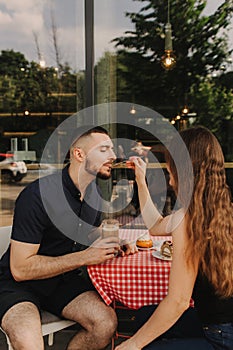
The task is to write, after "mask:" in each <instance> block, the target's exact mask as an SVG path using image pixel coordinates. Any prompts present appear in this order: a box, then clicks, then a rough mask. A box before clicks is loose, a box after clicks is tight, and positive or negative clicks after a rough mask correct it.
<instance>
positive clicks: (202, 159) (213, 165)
mask: <svg viewBox="0 0 233 350" xmlns="http://www.w3.org/2000/svg"><path fill="white" fill-rule="evenodd" d="M180 136H181V138H182V140H183V142H184V144H185V145H186V148H187V150H188V153H189V156H190V159H191V163H190V164H192V169H190V167H189V166H188V162H187V161H186V160H185V158H184V153H183V151H182V149H181V148H180V144H179V143H178V142H177V140H178V138H174V139H173V141H172V142H171V145H170V149H172V150H173V152H172V154H175V159H176V161H175V162H174V159H173V158H172V156H171V153H169V152H167V154H166V161H167V164H168V166H169V169H170V171H171V173H172V175H173V177H174V181H175V188H174V190H175V192H176V193H177V194H178V196H179V200H180V202H181V204H182V206H184V208H185V210H187V212H186V219H187V220H186V223H187V227H186V231H187V235H188V239H189V243H190V244H189V245H188V247H187V250H186V256H187V259H188V262H189V263H192V258H193V257H194V256H195V257H199V271H200V272H202V273H203V274H204V275H205V276H206V277H207V278H208V280H209V282H210V283H211V284H212V285H213V287H214V289H215V291H216V293H217V294H218V295H219V296H221V297H230V296H233V204H232V202H231V194H230V190H229V187H228V186H227V184H226V175H225V167H224V157H223V153H222V149H221V146H220V144H219V142H218V140H217V139H216V137H215V136H214V135H213V134H212V133H211V132H210V131H209V130H208V129H206V128H204V127H202V126H198V127H194V128H189V129H186V130H183V131H181V132H180ZM184 148H185V147H184ZM178 169H179V170H178ZM192 175H193V177H192ZM178 180H179V181H178ZM188 192H189V196H187V193H188ZM187 198H188V201H187Z"/></svg>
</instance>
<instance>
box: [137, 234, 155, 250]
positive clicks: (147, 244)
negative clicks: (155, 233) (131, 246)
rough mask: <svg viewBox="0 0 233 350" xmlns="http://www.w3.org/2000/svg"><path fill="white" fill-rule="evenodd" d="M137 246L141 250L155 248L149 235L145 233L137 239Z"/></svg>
mask: <svg viewBox="0 0 233 350" xmlns="http://www.w3.org/2000/svg"><path fill="white" fill-rule="evenodd" d="M136 246H137V247H139V248H151V247H153V241H152V239H151V237H150V235H149V233H145V234H144V235H143V236H141V237H140V238H138V239H137V241H136Z"/></svg>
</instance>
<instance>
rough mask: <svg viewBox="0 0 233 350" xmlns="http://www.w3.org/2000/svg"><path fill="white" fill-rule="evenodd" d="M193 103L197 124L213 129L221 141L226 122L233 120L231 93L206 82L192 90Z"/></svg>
mask: <svg viewBox="0 0 233 350" xmlns="http://www.w3.org/2000/svg"><path fill="white" fill-rule="evenodd" d="M190 96H191V97H192V103H193V105H194V106H195V108H196V112H197V120H196V124H202V125H204V126H206V127H208V128H209V129H211V130H212V131H213V132H214V133H215V134H216V135H217V136H218V138H219V139H221V130H222V126H223V123H224V120H230V119H232V120H233V115H232V111H233V96H232V93H231V91H229V90H227V89H226V88H224V87H222V86H218V85H217V84H216V83H215V82H214V81H213V80H212V81H210V80H206V81H203V82H201V83H200V84H199V85H197V86H193V87H192V88H191V94H190Z"/></svg>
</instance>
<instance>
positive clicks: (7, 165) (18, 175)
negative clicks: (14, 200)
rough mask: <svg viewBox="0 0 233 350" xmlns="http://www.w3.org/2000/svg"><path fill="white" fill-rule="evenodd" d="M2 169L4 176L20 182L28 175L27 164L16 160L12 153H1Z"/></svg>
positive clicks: (0, 164)
mask: <svg viewBox="0 0 233 350" xmlns="http://www.w3.org/2000/svg"><path fill="white" fill-rule="evenodd" d="M0 171H1V176H2V178H4V179H7V180H13V181H15V182H18V181H21V180H22V179H23V178H24V177H25V176H26V175H27V166H26V164H25V162H24V161H15V160H14V155H13V154H11V153H0Z"/></svg>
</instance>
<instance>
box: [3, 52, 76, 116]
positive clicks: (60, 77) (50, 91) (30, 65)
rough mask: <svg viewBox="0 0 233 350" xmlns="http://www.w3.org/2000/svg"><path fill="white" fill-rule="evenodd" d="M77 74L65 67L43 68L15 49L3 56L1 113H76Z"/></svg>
mask: <svg viewBox="0 0 233 350" xmlns="http://www.w3.org/2000/svg"><path fill="white" fill-rule="evenodd" d="M76 89H77V75H76V74H74V73H72V72H71V68H70V67H69V66H68V65H67V64H65V65H64V66H61V67H60V71H59V72H58V71H57V70H56V69H55V68H54V67H45V68H41V67H40V65H39V64H37V63H36V62H33V61H32V62H28V61H27V60H26V59H25V57H24V55H23V54H22V53H19V52H14V51H13V50H5V51H2V52H1V54H0V112H1V113H11V114H18V113H23V112H24V111H26V110H28V111H30V112H31V113H33V112H37V113H40V112H45V113H49V114H51V113H53V112H58V113H59V112H61V113H62V112H70V113H74V112H76V110H77V104H76V102H77V101H76V98H77V97H76Z"/></svg>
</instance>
